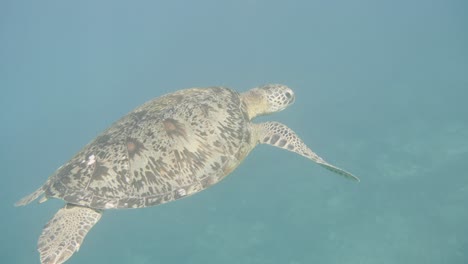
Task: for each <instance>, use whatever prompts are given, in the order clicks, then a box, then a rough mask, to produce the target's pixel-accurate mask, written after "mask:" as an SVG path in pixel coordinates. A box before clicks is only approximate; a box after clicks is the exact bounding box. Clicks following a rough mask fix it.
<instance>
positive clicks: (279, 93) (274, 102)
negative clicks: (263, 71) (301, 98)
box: [241, 84, 294, 119]
mask: <svg viewBox="0 0 468 264" xmlns="http://www.w3.org/2000/svg"><path fill="white" fill-rule="evenodd" d="M241 97H242V100H243V101H244V102H245V104H246V105H247V111H248V114H249V118H250V119H252V118H255V117H256V116H259V115H267V114H271V113H274V112H279V111H282V110H284V109H285V108H286V107H288V106H289V105H291V104H293V103H294V92H293V91H292V90H291V88H289V87H287V86H286V85H282V84H267V85H264V86H260V87H256V88H253V89H251V90H249V91H247V92H245V93H242V94H241Z"/></svg>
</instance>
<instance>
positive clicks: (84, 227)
mask: <svg viewBox="0 0 468 264" xmlns="http://www.w3.org/2000/svg"><path fill="white" fill-rule="evenodd" d="M100 218H101V212H100V211H99V210H95V209H91V208H88V207H82V206H76V205H72V204H66V205H65V206H64V207H63V208H62V209H60V210H59V211H58V212H57V213H56V214H55V215H54V217H53V218H52V219H50V221H49V222H48V223H47V224H46V225H45V227H44V229H43V230H42V234H41V236H40V237H39V241H38V242H37V250H38V251H39V254H40V258H41V263H42V264H61V263H63V262H65V261H66V260H67V259H69V258H70V257H71V256H72V255H73V253H75V251H78V249H80V245H81V243H83V239H84V237H85V236H86V234H87V233H88V231H89V230H90V229H91V228H92V227H93V226H94V225H95V224H96V223H97V222H98V221H99V219H100Z"/></svg>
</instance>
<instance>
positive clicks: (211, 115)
mask: <svg viewBox="0 0 468 264" xmlns="http://www.w3.org/2000/svg"><path fill="white" fill-rule="evenodd" d="M250 141H251V126H250V121H249V120H248V116H247V113H246V106H245V104H244V103H243V102H242V101H241V100H240V97H239V94H238V93H237V92H235V91H233V90H230V89H227V88H223V87H212V88H192V89H187V90H181V91H178V92H175V93H172V94H168V95H165V96H162V97H160V98H156V99H154V100H152V101H149V102H147V103H145V104H144V105H142V106H140V107H138V108H137V109H135V110H134V111H132V112H131V113H129V114H128V115H126V116H124V117H123V118H121V119H120V120H118V121H117V122H116V123H114V124H113V125H112V126H111V127H110V128H108V129H107V130H106V131H104V132H103V133H102V134H101V135H99V136H98V137H97V138H96V139H95V140H93V141H92V142H91V143H89V144H88V145H87V146H85V147H84V148H83V149H82V150H81V151H80V152H79V153H78V154H76V155H75V156H74V157H73V158H72V159H71V160H70V161H69V162H67V163H66V164H65V165H64V166H62V167H60V168H59V169H58V170H57V171H56V172H55V173H54V175H52V176H51V177H50V178H49V180H48V181H47V183H46V184H45V185H44V186H43V188H44V190H45V194H46V196H47V197H56V198H62V199H64V200H65V201H67V202H69V203H72V204H79V205H84V206H89V207H92V208H99V209H108V208H140V207H146V206H152V205H157V204H161V203H165V202H168V201H172V200H175V199H178V198H182V197H185V196H188V195H190V194H193V193H196V192H199V191H201V190H203V189H206V188H207V187H209V186H211V185H213V184H214V183H216V182H218V181H219V180H221V179H222V178H223V177H224V176H226V175H227V174H229V173H230V172H231V171H232V170H233V169H234V168H235V167H236V166H237V165H239V163H240V162H241V161H242V159H243V158H244V157H245V156H246V155H247V154H248V152H249V151H250V150H251V148H252V144H251V142H250Z"/></svg>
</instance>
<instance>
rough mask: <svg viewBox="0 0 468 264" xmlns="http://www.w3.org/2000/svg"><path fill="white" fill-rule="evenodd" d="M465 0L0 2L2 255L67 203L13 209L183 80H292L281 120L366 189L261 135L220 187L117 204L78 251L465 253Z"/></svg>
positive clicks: (424, 257)
mask: <svg viewBox="0 0 468 264" xmlns="http://www.w3.org/2000/svg"><path fill="white" fill-rule="evenodd" d="M467 13H468V2H467V1H463V0H460V1H452V0H439V1H438V0H424V1H423V0H409V1H408V0H393V1H374V0H361V1H344V0H337V1H330V0H320V1H306V0H303V1H266V0H238V1H215V0H200V1H149V0H147V1H120V0H113V1H110V0H107V1H89V0H80V1H49V0H45V1H26V0H24V1H22V0H20V1H15V0H3V1H1V2H0V61H1V63H0V88H1V94H0V124H1V129H0V135H1V137H0V138H1V148H0V162H1V163H0V165H1V169H2V173H1V176H0V177H1V183H0V212H1V217H0V221H1V224H0V233H1V234H2V235H1V240H0V263H17V264H22V263H39V256H38V253H37V251H36V241H37V239H38V237H39V235H40V233H41V230H42V227H43V226H44V225H45V224H46V222H47V221H48V220H49V219H50V218H51V217H52V216H53V214H54V213H55V212H56V211H57V210H58V209H59V208H60V207H61V206H62V205H63V201H60V200H55V199H53V200H50V201H49V202H47V203H44V204H40V205H38V204H37V203H33V204H31V205H29V206H27V207H20V208H17V207H14V206H13V204H14V203H15V202H16V201H17V200H18V199H20V198H22V197H23V196H24V195H26V194H29V193H31V192H32V191H34V190H35V189H36V188H38V187H39V186H40V185H42V184H43V183H44V182H45V181H46V179H47V177H48V176H49V175H50V174H52V173H53V172H54V170H55V169H56V168H58V167H59V166H60V165H61V164H63V163H64V162H66V161H67V160H68V159H69V158H71V157H72V156H73V155H74V154H75V153H76V152H77V151H79V150H80V148H81V147H83V146H84V145H85V144H87V143H88V142H89V141H90V140H92V139H93V138H94V137H95V136H97V135H98V134H99V133H100V132H101V131H102V130H104V129H105V128H106V127H107V126H109V125H110V124H112V123H113V121H115V120H117V119H118V118H119V117H121V116H122V115H124V114H125V113H127V112H129V111H131V110H132V109H133V108H135V107H136V106H138V105H139V104H141V103H143V102H145V101H147V100H149V99H151V98H154V97H157V96H160V95H163V94H165V93H168V92H172V91H175V90H179V89H183V88H189V87H194V86H213V85H223V86H228V87H231V88H234V89H236V90H238V91H245V90H248V89H250V88H252V87H255V86H258V85H262V84H266V83H282V84H286V85H288V86H290V87H291V88H292V89H293V90H294V91H295V93H296V96H297V97H296V102H295V104H294V105H293V106H291V107H289V108H288V109H286V110H285V111H283V112H281V113H277V114H275V115H271V116H267V117H262V118H260V119H259V120H257V121H256V122H259V121H264V120H277V121H280V122H282V123H285V124H287V125H288V126H289V127H291V128H292V129H294V130H295V131H296V132H297V133H298V134H299V135H300V136H301V137H302V138H303V140H304V141H305V142H306V143H307V144H308V145H309V146H311V148H312V149H313V150H314V151H315V152H317V153H318V154H319V155H321V156H322V157H323V158H324V159H325V160H327V161H329V162H331V163H333V164H335V165H337V166H339V167H342V168H344V169H346V170H348V171H350V172H352V173H354V174H356V175H357V176H359V177H360V179H361V182H360V183H355V182H351V181H349V180H346V179H343V178H342V177H339V176H336V175H335V174H333V173H331V172H329V171H327V170H324V169H323V168H321V167H320V166H317V165H316V164H313V163H312V162H310V161H309V160H307V159H304V158H302V157H300V156H297V155H295V154H293V153H289V152H287V151H283V150H280V149H276V148H272V147H270V146H266V145H261V146H259V147H257V148H256V149H255V150H254V151H253V152H252V153H251V155H250V156H248V158H247V159H246V160H245V162H244V163H243V164H241V166H240V167H239V168H238V169H237V170H235V171H234V172H233V173H232V174H231V175H230V176H229V177H227V178H226V179H225V180H223V181H222V182H221V183H219V184H217V185H216V186H214V187H212V188H210V189H208V190H206V191H204V192H201V193H199V194H196V195H194V196H191V197H190V198H187V199H182V200H179V201H176V202H172V203H168V204H165V205H161V206H157V207H152V208H145V209H139V210H112V211H106V212H105V214H104V216H103V218H102V220H101V221H100V222H99V223H98V224H97V225H96V226H95V227H94V228H93V229H92V231H91V232H90V233H89V234H88V236H87V237H86V238H85V241H84V243H83V245H82V246H81V248H80V251H79V252H78V253H76V254H75V255H74V256H73V257H72V258H71V259H70V260H69V261H68V262H67V264H68V263H70V264H73V263H75V264H77V263H114V264H120V263H130V264H149V263H165V264H169V263H177V264H179V263H204V264H209V263H225V264H227V263H236V264H237V263H246V264H260V263H280V264H308V263H337V264H375V263H379V264H386V263H412V264H418V263H424V264H432V263H434V264H435V263H450V264H466V263H468V236H467V235H468V173H467V165H468V105H467V103H468V102H467V101H468V100H467V99H468V16H467Z"/></svg>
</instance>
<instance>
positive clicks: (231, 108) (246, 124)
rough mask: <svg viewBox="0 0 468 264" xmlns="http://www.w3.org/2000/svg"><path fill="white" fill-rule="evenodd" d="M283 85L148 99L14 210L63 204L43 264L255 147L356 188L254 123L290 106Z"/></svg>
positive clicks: (279, 133)
mask: <svg viewBox="0 0 468 264" xmlns="http://www.w3.org/2000/svg"><path fill="white" fill-rule="evenodd" d="M294 98H295V97H294V93H293V91H292V90H291V89H290V88H288V87H287V86H285V85H280V84H269V85H265V86H261V87H256V88H253V89H251V90H249V91H247V92H244V93H238V92H236V91H234V90H231V89H229V88H226V87H208V88H191V89H185V90H180V91H177V92H174V93H171V94H167V95H164V96H162V97H159V98H156V99H153V100H151V101H149V102H147V103H145V104H143V105H141V106H140V107H138V108H136V109H135V110H133V111H132V112H130V113H129V114H127V115H126V116H124V117H122V118H121V119H120V120H118V121H117V122H115V123H114V124H113V125H112V126H110V127H109V128H108V129H107V130H105V131H104V132H103V133H102V134H100V135H99V136H98V137H97V138H96V139H94V140H93V141H91V142H90V143H89V144H88V145H86V146H85V147H84V148H83V149H82V150H81V151H80V152H78V153H77V154H76V155H75V156H74V157H73V158H72V159H71V160H70V161H68V162H67V163H65V164H64V165H63V166H61V167H60V168H58V169H57V171H55V173H54V174H52V176H50V177H49V179H48V180H47V181H46V183H45V184H44V185H43V186H42V187H40V188H39V189H38V190H36V191H35V192H33V193H32V194H30V195H28V196H26V197H25V198H23V199H21V200H20V201H18V202H17V203H16V205H17V206H21V205H26V204H28V203H30V202H31V201H33V200H35V199H37V198H38V197H39V196H42V195H43V197H42V198H41V199H40V201H39V202H44V201H46V200H47V199H49V198H51V197H54V198H60V199H63V200H65V201H66V202H67V204H66V205H65V206H64V207H63V208H61V209H60V210H59V211H58V212H57V213H56V214H55V216H54V217H53V218H52V219H51V220H50V221H49V222H48V223H47V224H46V225H45V227H44V229H43V231H42V234H41V235H40V237H39V241H38V244H37V247H38V251H39V253H40V259H41V263H43V264H59V263H63V262H65V261H66V260H67V259H68V258H70V257H71V256H72V254H73V253H74V252H75V251H78V249H79V248H80V245H81V244H82V242H83V239H84V237H85V236H86V234H87V233H88V231H89V230H90V229H91V228H92V227H93V226H94V225H95V224H96V223H97V222H98V221H99V219H100V218H101V215H102V212H103V210H106V209H122V208H142V207H148V206H154V205H158V204H162V203H166V202H170V201H174V200H176V199H179V198H183V197H186V196H189V195H192V194H194V193H197V192H199V191H202V190H204V189H206V188H208V187H210V186H211V185H213V184H215V183H217V182H219V181H220V180H221V179H223V178H224V177H225V176H226V175H228V174H229V173H230V172H232V171H233V170H234V169H235V168H236V167H237V166H238V165H239V164H240V163H241V162H242V160H243V159H244V158H245V157H246V156H247V154H248V153H249V152H250V151H251V150H252V149H253V148H254V147H255V146H256V145H257V144H269V145H272V146H275V147H279V148H283V149H286V150H289V151H292V152H295V153H297V154H299V155H302V156H304V157H306V158H308V159H311V160H312V161H314V162H316V163H318V164H319V165H321V166H323V167H325V168H327V169H329V170H331V171H333V172H335V173H338V174H340V175H342V176H345V177H347V178H350V179H353V180H358V178H357V177H355V176H354V175H352V174H351V173H349V172H346V171H344V170H342V169H340V168H337V167H335V166H333V165H331V164H329V163H327V162H326V161H324V160H323V159H322V158H320V157H319V156H317V155H316V154H315V153H314V152H312V150H310V149H309V148H308V147H307V146H306V145H305V144H304V143H303V141H302V140H301V139H300V138H299V137H298V136H297V135H296V133H294V132H293V131H292V130H291V129H290V128H288V127H287V126H285V125H283V124H280V123H277V122H266V123H258V124H256V123H252V122H251V120H252V119H253V118H255V117H257V116H259V115H264V114H269V113H273V112H278V111H281V110H283V109H285V108H286V107H287V106H289V105H291V104H292V103H293V102H294Z"/></svg>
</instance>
